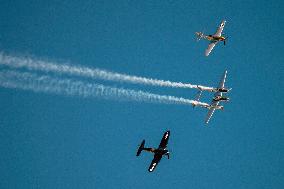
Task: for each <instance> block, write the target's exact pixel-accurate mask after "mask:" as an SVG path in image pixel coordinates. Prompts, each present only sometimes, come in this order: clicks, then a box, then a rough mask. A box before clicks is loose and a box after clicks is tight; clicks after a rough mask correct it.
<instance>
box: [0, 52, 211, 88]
mask: <svg viewBox="0 0 284 189" xmlns="http://www.w3.org/2000/svg"><path fill="white" fill-rule="evenodd" d="M0 65H5V66H9V67H12V68H25V69H28V70H31V71H43V72H55V73H59V74H68V75H73V76H81V77H88V78H92V79H102V80H107V81H119V82H127V83H133V84H143V85H151V86H161V87H175V88H195V89H198V88H200V87H202V88H203V89H205V90H208V91H212V89H213V88H212V87H205V86H201V85H199V86H197V85H192V84H189V83H181V82H171V81H164V80H158V79H151V78H145V77H137V76H130V75H126V74H119V73H115V72H109V71H105V70H101V69H95V68H88V67H83V66H72V65H68V64H57V63H53V62H46V61H42V60H37V59H32V58H28V57H15V56H9V55H5V54H4V53H0Z"/></svg>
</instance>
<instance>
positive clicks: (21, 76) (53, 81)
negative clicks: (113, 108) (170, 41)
mask: <svg viewBox="0 0 284 189" xmlns="http://www.w3.org/2000/svg"><path fill="white" fill-rule="evenodd" d="M0 86H2V87H5V88H15V89H22V90H30V91H34V92H45V93H53V94H59V95H70V96H79V97H88V98H92V97H95V98H103V99H112V100H125V101H138V102H148V103H163V104H183V105H190V104H193V103H196V101H193V100H188V99H184V98H178V97H173V96H166V95H157V94H152V93H148V92H142V91H135V90H128V89H122V88H115V87H108V86H104V85H98V84H93V83H87V82H82V81H78V80H77V81H75V80H71V79H61V78H55V77H50V76H38V75H37V74H32V73H28V72H17V71H0ZM199 103H200V102H199ZM201 104H202V103H201ZM204 104H206V103H204Z"/></svg>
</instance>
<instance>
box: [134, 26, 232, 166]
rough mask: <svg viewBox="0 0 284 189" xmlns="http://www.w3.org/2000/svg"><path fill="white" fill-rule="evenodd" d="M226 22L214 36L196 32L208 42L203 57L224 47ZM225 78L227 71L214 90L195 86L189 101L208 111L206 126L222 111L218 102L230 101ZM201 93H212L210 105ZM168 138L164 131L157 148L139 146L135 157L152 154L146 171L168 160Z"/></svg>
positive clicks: (222, 108)
mask: <svg viewBox="0 0 284 189" xmlns="http://www.w3.org/2000/svg"><path fill="white" fill-rule="evenodd" d="M225 23H226V21H222V22H221V24H220V25H219V27H218V29H217V31H216V33H215V34H214V35H204V34H203V33H202V32H196V35H197V38H198V40H200V39H206V40H209V41H210V43H209V46H208V48H207V49H206V51H205V56H209V54H210V52H211V51H212V50H213V48H214V47H215V45H216V44H217V43H218V42H220V41H223V42H224V45H226V39H227V38H226V37H224V36H222V31H223V29H224V26H225ZM226 77H227V70H225V72H224V74H223V75H222V78H221V80H220V82H219V85H218V86H217V87H216V88H213V87H205V86H202V85H197V87H196V88H197V89H198V90H199V91H198V93H197V96H196V98H195V100H193V101H191V104H192V106H193V107H195V106H200V107H203V108H206V109H208V113H207V116H206V119H205V123H206V124H208V123H209V121H210V119H211V117H212V116H213V114H214V112H215V110H224V106H223V105H219V104H220V102H228V101H229V100H230V98H229V97H227V96H224V95H223V94H224V93H228V92H229V91H230V90H231V88H226V87H225V82H226ZM203 91H208V92H214V96H213V97H212V101H211V103H210V104H208V103H204V102H201V101H200V98H201V95H202V92H203ZM169 136H170V131H166V132H165V133H164V135H163V138H162V140H161V142H160V145H159V147H158V148H145V146H144V145H145V140H143V141H142V143H141V144H140V146H139V148H138V150H137V153H136V156H139V155H140V154H141V152H142V151H147V152H151V153H153V154H154V159H153V160H152V162H151V164H150V166H149V168H148V171H149V172H153V171H154V169H155V168H156V166H157V165H158V163H159V162H160V160H161V159H162V157H163V156H167V157H168V159H169V158H170V155H169V151H168V150H167V144H168V140H169Z"/></svg>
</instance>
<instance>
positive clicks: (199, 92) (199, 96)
mask: <svg viewBox="0 0 284 189" xmlns="http://www.w3.org/2000/svg"><path fill="white" fill-rule="evenodd" d="M201 95H202V91H201V90H200V91H198V92H197V95H196V97H195V100H196V101H198V102H199V101H200V98H201ZM195 106H196V105H195V104H192V107H193V108H194V107H195Z"/></svg>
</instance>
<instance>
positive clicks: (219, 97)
mask: <svg viewBox="0 0 284 189" xmlns="http://www.w3.org/2000/svg"><path fill="white" fill-rule="evenodd" d="M226 75H227V70H225V72H224V75H223V77H222V78H221V81H220V83H219V86H218V87H217V88H216V89H217V90H216V92H215V94H214V97H213V99H212V102H211V104H210V105H209V106H207V107H206V108H207V109H209V111H208V114H207V117H206V120H205V123H206V124H207V123H209V121H210V119H211V117H212V116H213V114H214V112H215V110H224V107H223V106H220V105H219V103H220V102H222V101H225V102H228V101H229V100H230V99H229V98H228V97H225V96H223V93H225V92H228V91H229V90H227V89H225V87H224V85H225V80H226ZM222 91H224V92H222Z"/></svg>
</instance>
